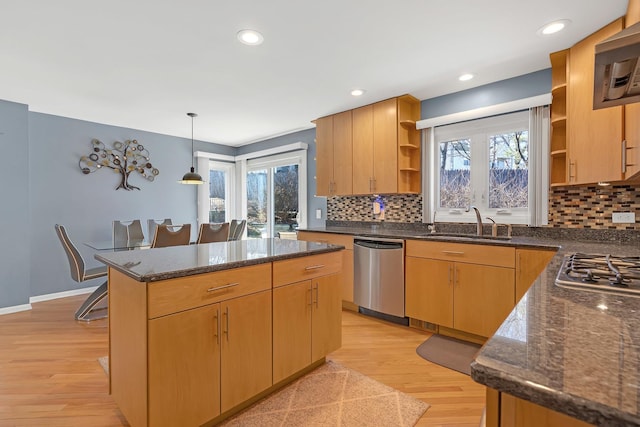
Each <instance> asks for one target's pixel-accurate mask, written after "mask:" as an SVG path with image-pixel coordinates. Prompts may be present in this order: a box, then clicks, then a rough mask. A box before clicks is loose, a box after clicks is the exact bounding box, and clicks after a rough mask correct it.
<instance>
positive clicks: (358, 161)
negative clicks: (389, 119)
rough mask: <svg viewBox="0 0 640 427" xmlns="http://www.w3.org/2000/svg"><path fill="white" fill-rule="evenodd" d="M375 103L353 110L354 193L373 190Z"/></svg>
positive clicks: (364, 192) (368, 192)
mask: <svg viewBox="0 0 640 427" xmlns="http://www.w3.org/2000/svg"><path fill="white" fill-rule="evenodd" d="M373 152H374V150H373V105H365V106H364V107H360V108H356V109H355V110H353V158H354V159H355V161H354V162H353V194H370V193H372V192H373V176H374V175H373V164H374V163H373Z"/></svg>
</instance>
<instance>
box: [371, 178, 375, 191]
mask: <svg viewBox="0 0 640 427" xmlns="http://www.w3.org/2000/svg"><path fill="white" fill-rule="evenodd" d="M372 182H373V189H372V190H371V191H372V192H374V193H375V192H376V178H375V177H373V179H372Z"/></svg>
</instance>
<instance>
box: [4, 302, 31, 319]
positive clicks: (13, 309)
mask: <svg viewBox="0 0 640 427" xmlns="http://www.w3.org/2000/svg"><path fill="white" fill-rule="evenodd" d="M27 310H31V304H22V305H14V306H11V307H3V308H0V316H1V315H3V314H11V313H18V312H19V311H27Z"/></svg>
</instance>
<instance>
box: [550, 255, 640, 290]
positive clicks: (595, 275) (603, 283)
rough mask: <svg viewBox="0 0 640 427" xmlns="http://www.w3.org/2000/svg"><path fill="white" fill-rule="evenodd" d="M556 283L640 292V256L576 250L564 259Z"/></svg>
mask: <svg viewBox="0 0 640 427" xmlns="http://www.w3.org/2000/svg"><path fill="white" fill-rule="evenodd" d="M556 283H557V284H560V285H569V286H576V287H585V288H591V289H598V290H602V291H618V292H626V293H637V294H640V257H619V256H612V255H596V254H583V253H574V254H572V255H568V256H566V257H565V258H564V261H563V263H562V266H561V268H560V271H558V276H557V277H556Z"/></svg>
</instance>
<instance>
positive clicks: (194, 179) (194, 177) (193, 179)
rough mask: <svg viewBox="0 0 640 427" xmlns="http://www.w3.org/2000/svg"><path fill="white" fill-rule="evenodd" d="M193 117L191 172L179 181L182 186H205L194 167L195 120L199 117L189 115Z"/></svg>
mask: <svg viewBox="0 0 640 427" xmlns="http://www.w3.org/2000/svg"><path fill="white" fill-rule="evenodd" d="M187 116H189V117H191V171H190V172H187V173H185V174H184V176H183V177H182V179H181V180H180V181H178V182H179V183H180V184H204V181H203V180H202V177H201V176H200V175H198V174H197V173H196V170H195V168H194V167H193V118H194V117H198V115H197V114H196V113H187Z"/></svg>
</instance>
